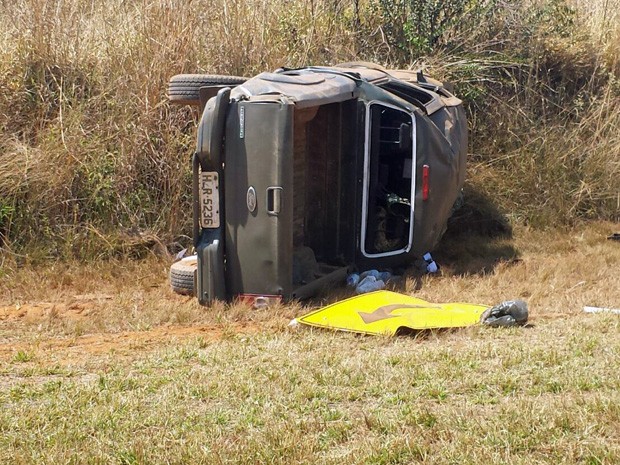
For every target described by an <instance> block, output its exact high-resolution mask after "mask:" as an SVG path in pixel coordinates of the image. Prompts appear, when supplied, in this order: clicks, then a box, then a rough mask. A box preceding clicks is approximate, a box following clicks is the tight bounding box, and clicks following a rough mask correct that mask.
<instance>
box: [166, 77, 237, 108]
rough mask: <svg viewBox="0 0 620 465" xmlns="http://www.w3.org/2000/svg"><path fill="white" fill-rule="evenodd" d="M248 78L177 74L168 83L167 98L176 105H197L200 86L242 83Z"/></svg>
mask: <svg viewBox="0 0 620 465" xmlns="http://www.w3.org/2000/svg"><path fill="white" fill-rule="evenodd" d="M247 80H248V78H245V77H241V76H220V75H217V74H177V75H176V76H172V77H171V78H170V82H169V83H168V100H170V102H171V103H175V104H178V105H199V104H200V88H201V87H210V86H231V87H235V86H238V85H239V84H243V83H244V82H245V81H247Z"/></svg>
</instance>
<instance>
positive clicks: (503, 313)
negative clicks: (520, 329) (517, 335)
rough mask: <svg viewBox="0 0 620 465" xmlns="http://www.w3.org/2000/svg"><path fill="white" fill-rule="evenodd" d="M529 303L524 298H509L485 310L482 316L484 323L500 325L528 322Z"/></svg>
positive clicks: (494, 325) (515, 324)
mask: <svg viewBox="0 0 620 465" xmlns="http://www.w3.org/2000/svg"><path fill="white" fill-rule="evenodd" d="M527 318H528V311H527V304H526V303H525V302H524V301H522V300H507V301H505V302H502V303H501V304H499V305H496V306H495V307H491V308H489V309H487V310H485V311H484V313H483V314H482V316H481V317H480V322H481V323H482V324H485V325H488V326H493V327H499V326H517V325H524V324H525V323H527Z"/></svg>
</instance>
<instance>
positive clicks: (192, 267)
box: [169, 255, 198, 295]
mask: <svg viewBox="0 0 620 465" xmlns="http://www.w3.org/2000/svg"><path fill="white" fill-rule="evenodd" d="M197 266H198V261H197V259H196V256H195V255H192V256H191V257H186V258H184V259H182V260H181V261H178V262H176V263H173V264H172V266H171V267H170V275H169V276H170V287H172V290H173V291H174V292H176V293H177V294H183V295H193V294H194V273H195V272H196V268H197Z"/></svg>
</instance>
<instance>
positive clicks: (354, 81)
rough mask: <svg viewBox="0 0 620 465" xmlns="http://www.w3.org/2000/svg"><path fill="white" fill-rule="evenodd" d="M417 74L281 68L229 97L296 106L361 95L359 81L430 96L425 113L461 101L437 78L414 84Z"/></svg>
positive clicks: (359, 66) (356, 66)
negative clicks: (398, 85)
mask: <svg viewBox="0 0 620 465" xmlns="http://www.w3.org/2000/svg"><path fill="white" fill-rule="evenodd" d="M418 76H419V75H418V74H417V72H415V71H409V70H386V69H384V68H382V67H381V66H379V65H375V64H372V63H365V62H354V63H344V64H342V65H339V66H335V67H317V66H312V67H305V68H300V69H285V68H281V69H278V70H276V71H275V72H273V73H268V72H265V73H261V74H259V75H257V76H255V77H253V78H251V79H249V80H247V81H246V82H245V83H244V84H242V85H240V86H238V87H236V88H235V89H233V91H232V95H231V97H232V98H233V99H239V100H241V99H247V100H251V101H274V100H281V99H282V98H285V99H288V100H290V101H292V102H293V103H294V104H295V106H296V107H298V108H307V107H313V106H318V105H325V104H328V103H336V102H343V101H346V100H350V99H352V98H358V97H360V94H363V90H362V87H365V86H362V83H364V82H366V83H369V84H372V85H374V86H381V85H384V84H388V83H390V82H392V81H403V82H405V83H407V84H408V85H410V86H414V87H415V88H416V89H417V90H418V91H421V92H425V93H426V94H428V95H429V96H430V102H429V103H430V105H429V104H427V105H425V107H426V108H425V109H426V111H427V113H429V114H430V113H432V112H434V111H436V110H437V109H439V108H441V107H443V106H446V105H448V106H452V105H459V104H460V103H461V101H460V100H459V99H457V98H456V97H454V96H452V95H451V94H449V93H448V92H447V91H445V90H442V91H441V93H442V95H440V94H439V93H437V92H438V91H439V89H440V88H441V89H443V85H442V83H441V82H439V81H435V80H432V79H430V78H426V77H424V87H422V86H421V85H419V83H418Z"/></svg>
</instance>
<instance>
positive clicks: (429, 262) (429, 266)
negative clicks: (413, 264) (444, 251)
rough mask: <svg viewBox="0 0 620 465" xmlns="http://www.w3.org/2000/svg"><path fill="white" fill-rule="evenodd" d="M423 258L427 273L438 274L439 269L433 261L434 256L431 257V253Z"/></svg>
mask: <svg viewBox="0 0 620 465" xmlns="http://www.w3.org/2000/svg"><path fill="white" fill-rule="evenodd" d="M422 258H423V259H424V261H425V262H426V271H427V272H428V273H437V271H438V270H439V267H438V266H437V263H435V260H433V256H432V255H431V253H430V252H427V253H425V254H424V256H423V257H422Z"/></svg>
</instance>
